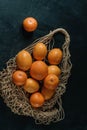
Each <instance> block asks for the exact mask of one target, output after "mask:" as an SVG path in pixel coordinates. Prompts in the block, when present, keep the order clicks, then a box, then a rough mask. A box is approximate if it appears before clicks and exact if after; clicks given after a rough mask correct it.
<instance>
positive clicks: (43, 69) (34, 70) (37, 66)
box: [30, 61, 48, 80]
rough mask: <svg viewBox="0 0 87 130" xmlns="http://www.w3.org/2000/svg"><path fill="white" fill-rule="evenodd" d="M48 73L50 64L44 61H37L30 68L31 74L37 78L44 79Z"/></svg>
mask: <svg viewBox="0 0 87 130" xmlns="http://www.w3.org/2000/svg"><path fill="white" fill-rule="evenodd" d="M47 74H48V66H47V65H46V63H45V62H43V61H35V62H33V63H32V65H31V68H30V75H31V77H32V78H34V79H36V80H43V79H44V78H45V77H46V76H47Z"/></svg>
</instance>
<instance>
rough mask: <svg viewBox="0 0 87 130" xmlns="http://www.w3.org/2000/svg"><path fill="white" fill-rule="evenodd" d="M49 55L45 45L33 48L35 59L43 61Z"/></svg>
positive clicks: (41, 44)
mask: <svg viewBox="0 0 87 130" xmlns="http://www.w3.org/2000/svg"><path fill="white" fill-rule="evenodd" d="M46 55H47V47H46V46H45V44H44V43H41V42H39V43H37V44H36V45H35V46H34V48H33V57H34V58H35V59H36V60H43V59H44V58H45V57H46Z"/></svg>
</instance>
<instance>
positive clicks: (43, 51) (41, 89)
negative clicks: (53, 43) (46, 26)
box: [12, 42, 63, 108]
mask: <svg viewBox="0 0 87 130" xmlns="http://www.w3.org/2000/svg"><path fill="white" fill-rule="evenodd" d="M62 57H63V53H62V50H61V49H60V48H53V49H51V50H50V51H48V50H47V46H46V45H45V44H44V43H40V42H39V43H36V45H34V47H33V50H32V54H31V53H29V52H28V51H26V50H22V51H20V52H19V53H18V54H17V55H16V64H17V69H16V70H15V71H14V72H13V73H12V82H13V83H14V84H15V85H16V86H17V87H23V89H24V91H25V92H26V93H29V103H30V104H31V106H32V107H34V108H38V107H41V106H42V105H43V104H44V102H45V101H47V100H49V99H51V98H52V97H53V95H54V93H55V91H56V88H57V87H58V85H59V82H60V80H59V76H60V74H61V69H60V68H59V67H58V65H59V64H60V62H61V60H62Z"/></svg>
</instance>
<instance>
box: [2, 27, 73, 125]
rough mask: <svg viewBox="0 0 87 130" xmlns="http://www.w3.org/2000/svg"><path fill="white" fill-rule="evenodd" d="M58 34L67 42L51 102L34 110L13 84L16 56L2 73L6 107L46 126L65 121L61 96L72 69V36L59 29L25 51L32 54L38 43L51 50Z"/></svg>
mask: <svg viewBox="0 0 87 130" xmlns="http://www.w3.org/2000/svg"><path fill="white" fill-rule="evenodd" d="M57 33H62V34H63V35H64V36H65V42H64V44H63V45H62V47H61V48H62V51H63V59H62V61H61V64H60V68H61V75H60V83H59V86H58V87H57V89H56V92H55V94H54V96H53V97H52V98H51V99H50V100H48V101H46V102H45V103H44V105H43V106H42V107H41V108H38V109H35V108H32V106H31V105H30V103H29V99H28V97H27V94H26V92H25V91H24V90H23V88H22V87H17V86H16V85H14V84H13V82H12V73H13V72H14V71H15V70H16V67H17V65H16V61H15V57H16V56H15V57H13V58H11V59H9V61H8V62H7V67H6V69H3V71H1V72H0V95H1V97H2V98H3V99H4V102H5V103H6V105H7V106H8V107H9V108H10V109H11V110H12V112H14V113H16V114H18V115H25V116H30V117H33V118H34V119H35V122H36V123H39V124H45V125H46V124H50V123H51V122H58V121H60V120H62V119H64V115H65V114H64V110H63V108H62V100H61V96H62V95H63V93H64V92H65V90H66V84H67V81H68V78H69V76H70V71H71V68H72V63H71V60H70V56H71V55H70V51H69V44H70V36H69V34H68V32H67V31H66V30H65V29H63V28H58V29H55V30H54V31H51V32H50V33H49V34H47V35H45V36H43V37H41V38H39V39H37V40H35V41H34V42H33V43H32V44H31V45H29V46H28V47H26V48H25V50H27V51H29V52H30V53H32V49H33V47H34V45H35V44H36V43H38V42H43V43H44V44H45V45H47V48H48V50H50V49H51V48H52V47H53V45H54V40H53V36H54V34H57ZM52 42H53V43H52Z"/></svg>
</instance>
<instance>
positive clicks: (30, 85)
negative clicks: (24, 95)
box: [24, 78, 40, 93]
mask: <svg viewBox="0 0 87 130" xmlns="http://www.w3.org/2000/svg"><path fill="white" fill-rule="evenodd" d="M39 88H40V86H39V83H38V82H37V81H36V80H34V79H32V78H28V79H27V80H26V82H25V84H24V89H25V91H27V92H28V93H34V92H36V91H38V90H39Z"/></svg>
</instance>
